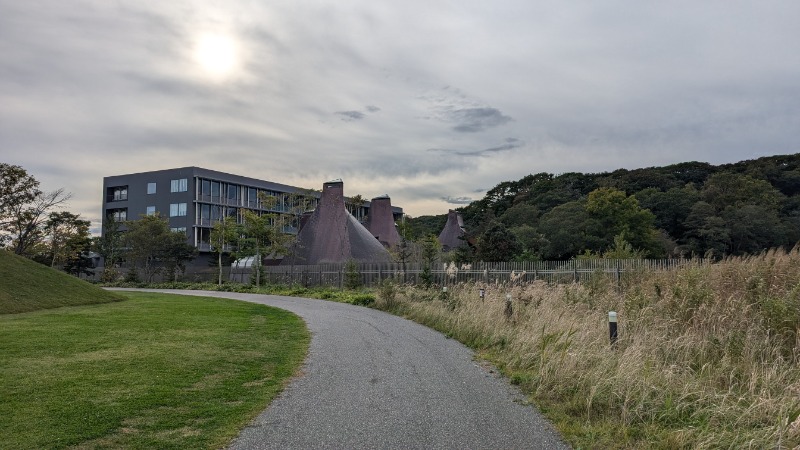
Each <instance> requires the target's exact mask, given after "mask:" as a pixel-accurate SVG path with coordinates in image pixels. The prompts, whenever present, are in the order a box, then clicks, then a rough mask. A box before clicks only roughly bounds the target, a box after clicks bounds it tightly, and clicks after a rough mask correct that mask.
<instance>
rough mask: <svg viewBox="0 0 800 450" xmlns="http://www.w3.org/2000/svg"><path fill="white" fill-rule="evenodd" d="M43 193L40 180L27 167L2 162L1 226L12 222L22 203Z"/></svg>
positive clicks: (0, 178) (0, 188)
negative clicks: (40, 188) (30, 173)
mask: <svg viewBox="0 0 800 450" xmlns="http://www.w3.org/2000/svg"><path fill="white" fill-rule="evenodd" d="M41 194H42V192H41V191H40V190H39V182H38V181H37V180H36V179H35V178H34V177H33V176H31V175H29V174H28V172H27V171H26V170H25V169H23V168H22V167H20V166H14V165H10V164H6V163H0V227H5V226H6V225H8V224H10V223H11V222H12V220H14V219H15V217H16V216H15V214H14V213H15V212H16V211H18V210H19V209H20V207H21V206H22V205H26V204H28V203H31V202H32V201H33V200H34V199H36V198H37V197H38V196H39V195H41ZM2 230H3V231H5V229H4V228H3V229H2ZM0 244H3V242H2V241H0Z"/></svg>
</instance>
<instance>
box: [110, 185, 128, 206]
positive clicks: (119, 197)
mask: <svg viewBox="0 0 800 450" xmlns="http://www.w3.org/2000/svg"><path fill="white" fill-rule="evenodd" d="M127 199H128V186H115V187H110V188H108V190H106V201H107V202H120V201H123V200H127Z"/></svg>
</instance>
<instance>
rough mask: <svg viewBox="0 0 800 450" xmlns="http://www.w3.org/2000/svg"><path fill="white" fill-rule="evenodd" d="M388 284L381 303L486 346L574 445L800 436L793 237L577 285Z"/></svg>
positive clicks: (798, 270) (756, 441) (798, 285)
mask: <svg viewBox="0 0 800 450" xmlns="http://www.w3.org/2000/svg"><path fill="white" fill-rule="evenodd" d="M480 288H483V289H485V299H484V300H481V299H480V297H479V295H478V290H479V289H480ZM382 291H386V292H391V298H390V299H389V298H387V299H384V296H383V295H381V294H380V293H379V296H378V302H377V305H378V307H383V308H384V309H389V310H392V311H393V312H395V313H398V314H402V315H405V316H407V317H409V318H412V319H414V320H417V321H419V322H422V323H424V324H427V325H429V326H432V327H434V328H436V329H438V330H440V331H442V332H444V333H446V334H448V335H450V336H452V337H454V338H456V339H458V340H460V341H462V342H464V343H465V344H467V345H470V346H471V347H473V348H475V349H476V350H478V352H479V354H480V355H481V356H483V357H484V358H486V359H488V360H490V361H492V362H493V363H494V364H495V365H497V366H498V367H499V368H500V369H501V370H502V371H503V372H504V373H505V374H506V375H507V376H508V377H509V378H510V379H511V380H512V382H514V383H516V384H519V385H520V386H521V388H522V389H523V390H524V391H525V392H526V393H527V394H528V395H530V398H531V400H532V401H533V402H534V403H535V404H536V405H537V406H538V407H539V408H540V409H541V410H542V411H543V412H544V413H545V414H546V415H547V416H548V417H549V418H550V419H551V420H552V421H553V423H554V424H555V425H556V427H557V428H558V429H559V430H560V431H561V432H562V433H563V434H564V436H565V438H566V439H567V440H568V441H569V442H570V443H571V444H572V445H574V446H575V447H588V448H602V447H617V448H619V447H628V448H680V447H691V448H719V447H736V448H794V447H796V446H799V445H800V418H799V417H798V416H799V415H800V366H799V364H798V363H799V362H800V251H798V250H797V249H795V250H792V251H788V252H787V251H783V250H771V251H767V252H764V253H763V254H761V255H758V256H751V257H740V258H730V259H726V260H724V261H721V262H719V263H714V264H711V263H707V262H702V263H700V262H698V263H695V264H688V265H685V266H683V267H680V268H677V269H672V270H642V271H639V272H632V273H626V274H625V275H624V276H623V277H622V278H621V279H620V280H617V279H616V278H614V277H611V276H608V275H606V274H602V273H598V274H596V276H592V277H591V278H590V280H589V281H588V282H584V283H581V284H577V283H573V284H547V283H545V282H542V281H537V282H534V283H530V284H516V283H514V282H508V283H504V284H499V283H496V284H489V285H485V284H480V283H478V284H476V283H467V284H455V285H451V286H449V287H448V291H447V293H446V294H443V293H442V292H441V288H439V289H429V290H426V289H422V288H418V287H413V286H402V285H399V286H397V287H396V288H394V289H390V290H389V289H383V290H382ZM508 294H510V295H511V306H512V307H511V312H510V315H508V313H507V310H506V296H507V295H508ZM612 310H613V311H617V312H618V316H619V338H618V341H617V343H616V344H615V345H614V346H613V347H612V346H611V345H610V343H609V336H608V325H607V314H608V311H612Z"/></svg>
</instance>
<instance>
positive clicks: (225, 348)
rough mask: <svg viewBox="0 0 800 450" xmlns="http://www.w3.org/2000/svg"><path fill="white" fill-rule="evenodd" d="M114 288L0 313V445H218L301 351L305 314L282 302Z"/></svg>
mask: <svg viewBox="0 0 800 450" xmlns="http://www.w3.org/2000/svg"><path fill="white" fill-rule="evenodd" d="M120 296H121V297H124V298H127V299H128V300H127V301H125V302H119V303H109V304H103V305H90V306H77V307H71V308H61V309H54V310H42V311H36V312H31V313H22V314H13V315H3V316H0V398H2V402H0V436H2V444H0V447H3V448H14V449H26V448H31V449H33V448H36V449H38V448H160V449H168V448H219V447H223V446H225V445H226V444H227V443H228V442H229V441H230V440H231V439H232V438H233V437H235V436H236V435H237V434H238V432H239V430H240V429H241V428H243V427H244V426H246V424H247V423H248V422H249V421H250V420H251V419H252V418H254V417H255V415H257V414H258V413H259V412H260V411H262V410H263V409H264V408H265V407H266V405H267V404H268V403H269V402H270V400H271V399H272V398H274V397H275V396H276V395H277V394H278V392H280V390H281V389H282V388H283V387H284V385H285V384H286V383H287V380H288V379H289V378H290V377H292V376H293V375H294V374H295V373H296V371H297V370H298V367H299V366H300V364H301V363H302V361H303V359H304V357H305V354H306V351H307V348H308V343H309V339H310V338H309V334H308V332H307V331H306V329H305V327H304V325H303V323H302V321H301V320H300V319H299V318H298V317H296V316H294V315H293V314H291V313H288V312H285V311H282V310H277V309H274V308H269V307H266V306H263V305H256V304H250V303H245V302H237V301H232V300H223V299H212V298H197V297H183V296H175V295H163V294H151V293H121V295H120Z"/></svg>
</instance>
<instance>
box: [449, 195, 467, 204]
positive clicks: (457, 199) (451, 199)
mask: <svg viewBox="0 0 800 450" xmlns="http://www.w3.org/2000/svg"><path fill="white" fill-rule="evenodd" d="M441 199H442V200H444V201H445V202H447V203H450V204H453V205H468V204H470V203H472V202H473V199H472V198H471V197H451V196H449V195H448V196H447V197H441Z"/></svg>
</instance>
